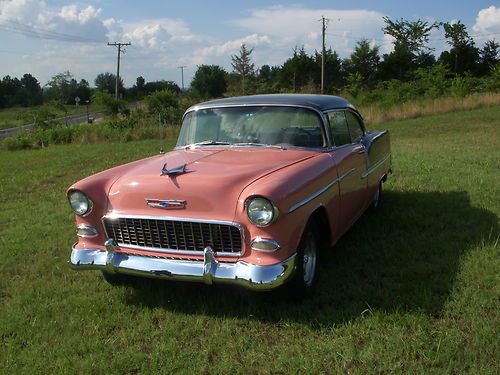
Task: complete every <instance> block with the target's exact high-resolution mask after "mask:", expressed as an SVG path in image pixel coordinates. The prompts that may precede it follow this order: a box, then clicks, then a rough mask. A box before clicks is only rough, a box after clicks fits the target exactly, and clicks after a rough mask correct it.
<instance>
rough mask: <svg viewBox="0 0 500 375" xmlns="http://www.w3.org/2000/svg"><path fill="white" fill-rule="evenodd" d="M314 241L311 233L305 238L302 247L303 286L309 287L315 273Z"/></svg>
mask: <svg viewBox="0 0 500 375" xmlns="http://www.w3.org/2000/svg"><path fill="white" fill-rule="evenodd" d="M316 260H317V257H316V241H315V240H314V237H313V236H312V234H311V233H309V234H308V236H307V241H306V244H305V247H304V256H303V260H302V269H303V271H304V284H306V286H311V284H312V282H313V280H314V275H315V273H316Z"/></svg>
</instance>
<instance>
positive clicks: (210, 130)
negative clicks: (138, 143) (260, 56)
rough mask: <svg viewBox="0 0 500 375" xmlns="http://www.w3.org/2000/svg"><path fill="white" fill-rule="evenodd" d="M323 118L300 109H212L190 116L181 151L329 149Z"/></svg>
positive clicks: (186, 123)
mask: <svg viewBox="0 0 500 375" xmlns="http://www.w3.org/2000/svg"><path fill="white" fill-rule="evenodd" d="M321 128H322V126H321V118H320V117H319V115H318V114H317V113H316V112H314V111H312V110H309V109H305V108H297V107H271V106H248V107H228V108H208V109H200V110H197V111H192V112H189V113H187V114H186V116H185V117H184V121H183V123H182V128H181V132H180V134H179V140H178V142H177V147H184V146H189V145H196V144H197V145H205V146H207V145H232V146H244V145H249V146H273V145H274V146H281V147H287V146H295V147H325V145H326V142H325V140H324V137H323V132H322V130H321Z"/></svg>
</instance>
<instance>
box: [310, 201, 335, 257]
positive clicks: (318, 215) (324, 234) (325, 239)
mask: <svg viewBox="0 0 500 375" xmlns="http://www.w3.org/2000/svg"><path fill="white" fill-rule="evenodd" d="M311 222H314V223H315V224H316V225H317V226H318V230H319V232H320V234H321V242H322V247H323V248H326V247H327V246H329V245H330V244H331V241H332V233H331V231H330V219H329V218H328V214H327V212H326V208H325V207H324V206H319V207H317V208H316V209H315V210H314V211H313V212H312V213H311V215H310V216H309V220H308V224H309V223H311Z"/></svg>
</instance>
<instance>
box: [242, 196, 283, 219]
mask: <svg viewBox="0 0 500 375" xmlns="http://www.w3.org/2000/svg"><path fill="white" fill-rule="evenodd" d="M247 215H248V218H249V219H250V221H251V222H252V223H254V224H255V225H257V226H266V225H269V224H270V223H272V222H273V221H274V220H275V219H276V215H277V211H276V209H275V208H274V206H273V204H272V203H271V202H270V201H269V200H267V199H266V198H262V197H255V198H250V199H249V200H248V201H247Z"/></svg>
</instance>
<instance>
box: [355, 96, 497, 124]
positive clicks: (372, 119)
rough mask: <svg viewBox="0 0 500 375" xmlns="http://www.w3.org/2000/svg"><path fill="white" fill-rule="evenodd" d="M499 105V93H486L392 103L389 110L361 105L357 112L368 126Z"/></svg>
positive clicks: (376, 106) (380, 106) (373, 105)
mask: <svg viewBox="0 0 500 375" xmlns="http://www.w3.org/2000/svg"><path fill="white" fill-rule="evenodd" d="M499 104H500V93H493V92H487V93H475V94H471V95H469V96H466V97H455V96H450V97H440V98H436V99H419V100H412V101H407V102H403V103H394V105H393V106H392V107H389V108H385V107H384V106H382V105H380V104H378V103H375V104H368V105H364V106H363V105H362V106H360V108H359V110H360V111H361V113H362V115H363V117H364V119H365V122H366V123H367V124H368V125H370V124H380V123H383V122H387V121H393V120H404V119H411V118H417V117H421V116H430V115H438V114H443V113H448V112H455V111H460V110H467V109H475V108H479V107H484V106H492V105H499Z"/></svg>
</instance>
